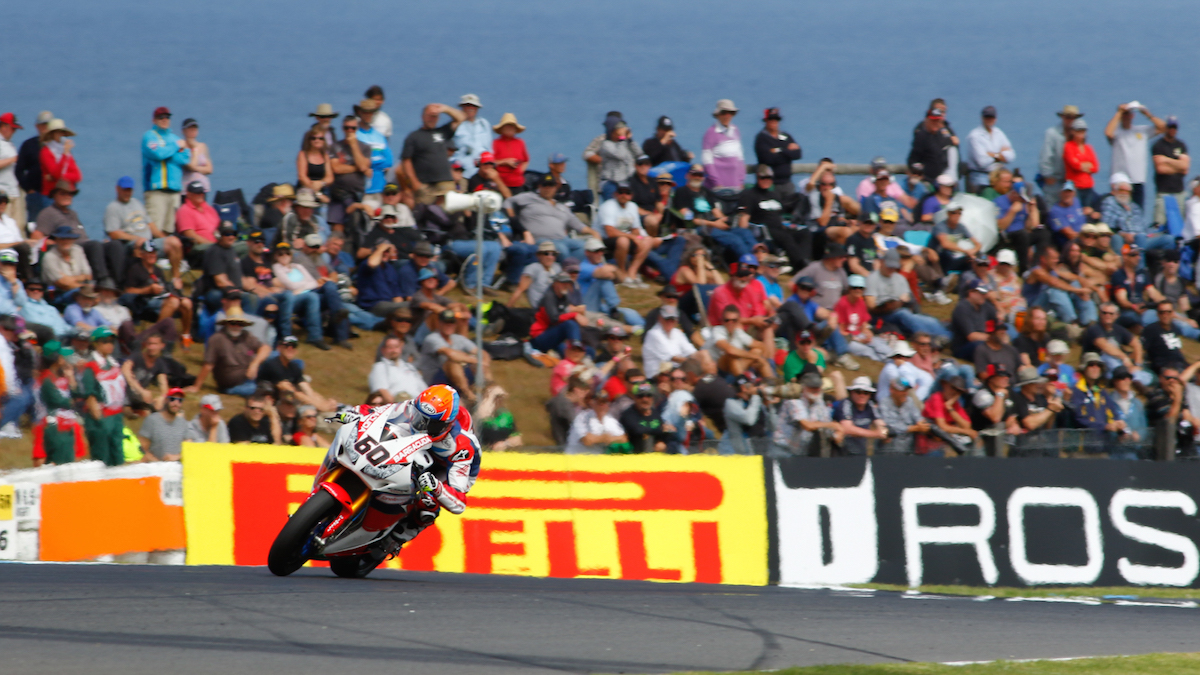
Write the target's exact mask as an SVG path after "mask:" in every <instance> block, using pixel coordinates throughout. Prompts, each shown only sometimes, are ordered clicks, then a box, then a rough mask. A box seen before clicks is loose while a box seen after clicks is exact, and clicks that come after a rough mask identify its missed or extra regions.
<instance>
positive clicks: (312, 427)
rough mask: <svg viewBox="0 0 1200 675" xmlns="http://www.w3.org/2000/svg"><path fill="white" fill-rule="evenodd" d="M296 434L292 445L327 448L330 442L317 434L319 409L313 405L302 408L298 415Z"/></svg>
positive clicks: (293, 436) (293, 435)
mask: <svg viewBox="0 0 1200 675" xmlns="http://www.w3.org/2000/svg"><path fill="white" fill-rule="evenodd" d="M297 417H298V418H299V419H298V420H297V427H298V428H297V429H296V433H294V434H292V439H291V440H292V445H299V446H303V447H306V448H325V447H328V446H329V441H328V440H326V439H325V438H324V437H323V436H321V434H318V433H317V409H316V408H314V407H312V406H311V405H302V406H300V411H299V413H298V414H297Z"/></svg>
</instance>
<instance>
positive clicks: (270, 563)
mask: <svg viewBox="0 0 1200 675" xmlns="http://www.w3.org/2000/svg"><path fill="white" fill-rule="evenodd" d="M341 508H342V505H341V504H339V503H338V501H337V499H334V497H333V495H331V494H329V493H328V492H325V491H324V490H319V491H317V493H316V494H314V495H313V496H312V497H311V498H310V499H309V500H308V501H306V502H304V504H302V505H301V506H300V508H299V509H297V510H296V512H295V513H293V514H292V517H291V518H288V521H287V523H286V524H285V525H284V526H283V529H282V530H280V531H279V534H278V535H277V536H276V537H275V542H274V543H273V544H271V551H270V552H269V553H268V554H267V569H269V570H271V574H274V575H275V576H279V577H286V576H287V575H289V574H291V573H292V572H295V571H296V570H298V569H300V568H301V567H303V566H304V563H305V562H307V561H308V555H307V553H308V550H307V549H308V546H309V542H311V541H312V537H313V534H314V533H315V531H316V529H317V527H318V526H320V525H321V524H322V523H324V522H325V520H327V519H329V518H332V517H334V516H336V515H337V514H338V511H340V510H341Z"/></svg>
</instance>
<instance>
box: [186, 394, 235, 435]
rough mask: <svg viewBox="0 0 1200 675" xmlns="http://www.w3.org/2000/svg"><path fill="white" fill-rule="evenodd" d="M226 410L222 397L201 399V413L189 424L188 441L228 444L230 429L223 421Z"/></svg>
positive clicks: (210, 395)
mask: <svg viewBox="0 0 1200 675" xmlns="http://www.w3.org/2000/svg"><path fill="white" fill-rule="evenodd" d="M224 409H225V406H224V405H223V404H222V403H221V397H220V396H217V395H216V394H205V395H204V396H202V397H200V412H199V413H197V415H196V418H195V419H193V420H192V421H191V422H188V427H187V436H186V438H187V440H189V441H192V442H193V443H228V442H229V427H227V426H225V420H223V419H221V411H222V410H224Z"/></svg>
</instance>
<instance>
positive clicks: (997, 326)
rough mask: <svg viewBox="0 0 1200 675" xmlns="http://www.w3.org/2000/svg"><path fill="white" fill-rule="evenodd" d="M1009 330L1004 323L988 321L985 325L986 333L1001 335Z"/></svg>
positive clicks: (984, 330)
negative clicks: (1000, 333)
mask: <svg viewBox="0 0 1200 675" xmlns="http://www.w3.org/2000/svg"><path fill="white" fill-rule="evenodd" d="M1007 329H1008V325H1007V324H1006V323H1004V322H1003V321H993V320H988V321H985V322H984V324H983V332H985V333H999V332H1002V331H1005V330H1007Z"/></svg>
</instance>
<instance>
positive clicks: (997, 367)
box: [983, 363, 1012, 380]
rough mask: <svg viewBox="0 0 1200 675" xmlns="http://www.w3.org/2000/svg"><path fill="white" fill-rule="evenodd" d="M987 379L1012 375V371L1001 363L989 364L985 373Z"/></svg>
mask: <svg viewBox="0 0 1200 675" xmlns="http://www.w3.org/2000/svg"><path fill="white" fill-rule="evenodd" d="M983 377H984V379H985V380H990V379H992V378H993V377H1012V373H1010V372H1008V368H1006V367H1004V365H1003V364H1000V363H990V364H988V367H987V370H986V371H985V372H984V375H983Z"/></svg>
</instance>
